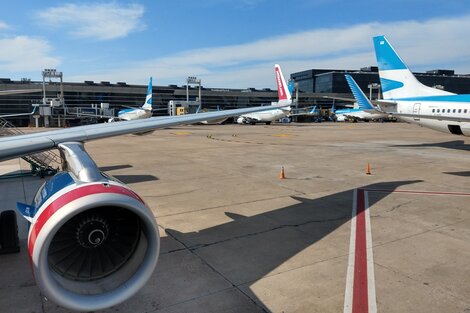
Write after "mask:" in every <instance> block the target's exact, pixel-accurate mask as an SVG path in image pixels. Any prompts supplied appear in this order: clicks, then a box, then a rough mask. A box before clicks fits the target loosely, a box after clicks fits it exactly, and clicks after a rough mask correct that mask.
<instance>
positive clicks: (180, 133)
mask: <svg viewBox="0 0 470 313" xmlns="http://www.w3.org/2000/svg"><path fill="white" fill-rule="evenodd" d="M172 134H173V135H191V134H192V133H191V132H174V133H172Z"/></svg>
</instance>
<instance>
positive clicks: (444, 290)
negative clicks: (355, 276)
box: [374, 263, 470, 305]
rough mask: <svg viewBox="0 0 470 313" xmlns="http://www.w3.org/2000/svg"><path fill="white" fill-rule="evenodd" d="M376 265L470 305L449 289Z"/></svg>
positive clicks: (466, 300) (465, 299) (466, 299)
mask: <svg viewBox="0 0 470 313" xmlns="http://www.w3.org/2000/svg"><path fill="white" fill-rule="evenodd" d="M374 264H375V265H376V266H378V267H381V268H384V269H386V270H388V271H390V272H393V273H394V274H395V275H400V276H402V277H404V278H406V279H409V280H411V281H413V282H415V283H419V284H421V285H423V286H424V287H426V288H430V289H432V290H437V293H442V292H445V293H446V295H447V296H449V297H452V298H454V299H456V300H458V301H461V302H463V303H468V304H469V305H470V302H469V300H468V298H460V297H457V296H455V293H454V292H452V291H451V290H449V289H447V288H441V287H434V285H431V284H429V283H428V284H425V283H424V282H423V281H422V280H418V279H416V278H413V277H412V276H409V275H406V274H405V273H403V272H399V271H398V270H396V269H394V268H392V267H388V266H385V265H383V264H380V263H374Z"/></svg>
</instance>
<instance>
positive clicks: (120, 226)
mask: <svg viewBox="0 0 470 313" xmlns="http://www.w3.org/2000/svg"><path fill="white" fill-rule="evenodd" d="M83 169H84V168H82V170H83ZM88 169H90V168H88ZM88 174H89V173H88ZM93 175H95V177H94V178H93V179H91V180H92V181H91V182H83V181H82V180H77V177H76V175H74V174H73V173H71V172H61V173H58V174H56V175H55V176H54V177H53V178H52V179H50V180H49V181H48V182H46V183H45V184H44V185H43V186H42V187H41V188H40V189H39V191H38V192H37V194H36V197H35V199H34V202H33V204H32V205H31V206H25V207H23V210H22V211H23V214H24V215H25V216H26V217H28V215H29V216H30V218H29V220H30V221H31V226H30V232H29V237H28V249H29V254H30V258H31V267H32V270H33V274H34V277H35V280H36V283H37V284H38V286H39V287H40V289H41V291H42V292H43V294H44V295H45V296H46V297H47V298H48V299H50V300H52V301H53V302H55V303H56V304H58V305H60V306H63V307H65V308H68V309H72V310H78V311H93V310H99V309H104V308H107V307H110V306H113V305H116V304H118V303H120V302H123V301H124V300H126V299H128V298H129V297H131V296H132V295H134V294H135V293H136V292H137V291H138V290H139V289H140V288H142V287H143V286H144V285H145V283H146V282H147V281H148V279H149V278H150V276H151V275H152V273H153V270H154V268H155V266H156V264H157V259H158V254H159V247H160V242H159V240H160V239H159V235H158V228H157V224H156V221H155V217H154V216H153V213H152V211H151V210H150V209H149V208H148V207H147V205H146V204H145V203H144V201H143V200H142V199H141V198H140V197H139V196H138V195H137V194H136V193H134V192H133V191H132V190H130V189H129V188H128V187H127V186H125V185H124V184H122V183H121V182H118V181H114V180H112V179H110V178H108V177H106V176H104V175H103V174H101V173H99V174H98V173H96V172H93ZM93 175H91V176H93ZM97 177H101V179H99V181H96V180H98V179H97Z"/></svg>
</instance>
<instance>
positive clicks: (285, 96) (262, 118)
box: [237, 64, 292, 125]
mask: <svg viewBox="0 0 470 313" xmlns="http://www.w3.org/2000/svg"><path fill="white" fill-rule="evenodd" d="M274 71H275V73H276V83H277V94H278V96H279V101H278V102H277V104H279V105H288V106H286V107H282V108H281V109H277V110H270V111H265V112H259V113H251V114H245V115H241V116H239V117H238V119H237V123H238V124H252V125H254V124H256V123H266V125H269V124H271V122H273V121H277V120H279V119H281V118H283V117H285V116H288V115H289V114H290V110H291V107H290V106H289V105H290V104H291V103H292V99H291V92H290V91H289V88H288V87H287V84H286V81H285V80H284V76H283V75H282V70H281V67H280V66H279V64H276V65H274Z"/></svg>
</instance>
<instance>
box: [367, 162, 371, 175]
mask: <svg viewBox="0 0 470 313" xmlns="http://www.w3.org/2000/svg"><path fill="white" fill-rule="evenodd" d="M371 174H372V173H371V172H370V163H367V169H366V175H371Z"/></svg>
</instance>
